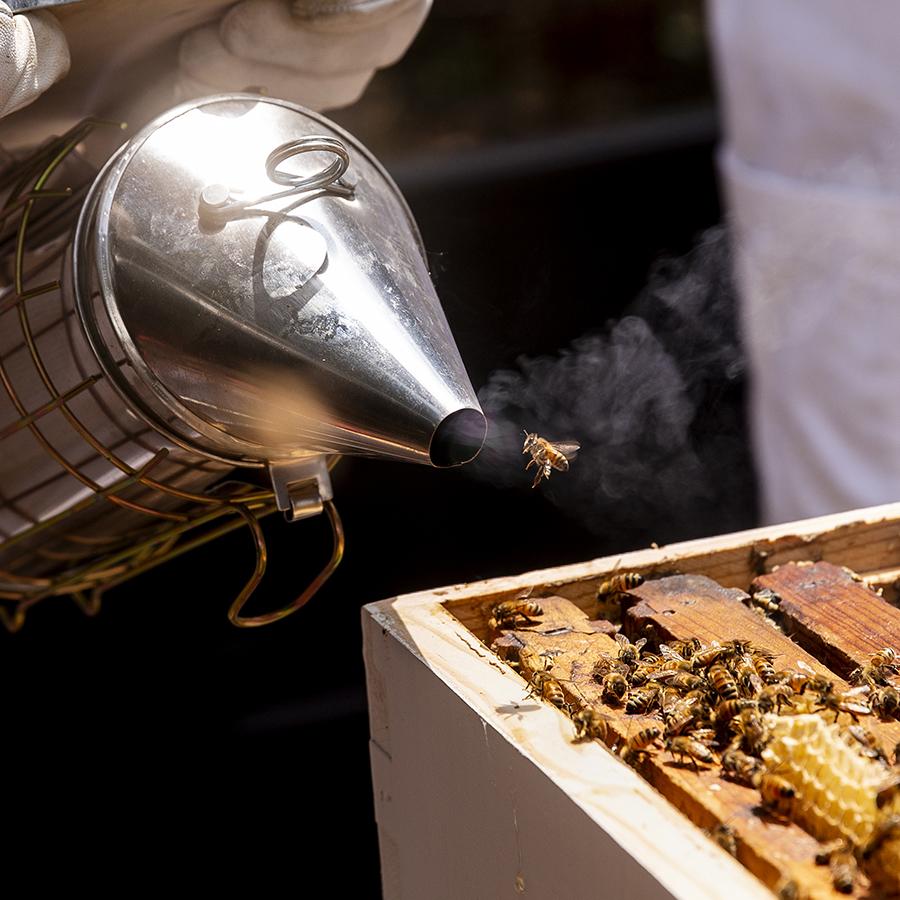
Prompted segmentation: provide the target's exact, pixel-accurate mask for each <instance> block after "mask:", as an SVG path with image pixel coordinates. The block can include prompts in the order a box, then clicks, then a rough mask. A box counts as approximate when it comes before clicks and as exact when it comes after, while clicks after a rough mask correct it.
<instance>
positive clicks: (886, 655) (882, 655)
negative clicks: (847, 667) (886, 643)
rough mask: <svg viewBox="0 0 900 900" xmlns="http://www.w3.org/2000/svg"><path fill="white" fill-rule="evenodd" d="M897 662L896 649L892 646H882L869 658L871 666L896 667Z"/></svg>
mask: <svg viewBox="0 0 900 900" xmlns="http://www.w3.org/2000/svg"><path fill="white" fill-rule="evenodd" d="M897 662H898V656H897V651H896V650H894V649H893V648H892V647H882V648H881V650H879V651H878V652H877V653H873V654H872V658H871V659H870V660H869V665H871V666H888V667H892V668H896V666H897Z"/></svg>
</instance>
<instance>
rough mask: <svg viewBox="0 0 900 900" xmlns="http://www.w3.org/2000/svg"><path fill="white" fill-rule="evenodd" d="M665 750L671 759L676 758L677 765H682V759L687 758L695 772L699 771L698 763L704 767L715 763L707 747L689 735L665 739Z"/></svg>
mask: <svg viewBox="0 0 900 900" xmlns="http://www.w3.org/2000/svg"><path fill="white" fill-rule="evenodd" d="M665 748H666V750H668V751H669V753H671V754H672V756H673V757H674V756H677V757H678V762H679V765H683V764H684V758H685V757H687V758H688V759H689V760H690V761H691V765H692V766H693V767H694V771H697V772H699V771H700V770H699V769H698V768H697V762H698V761H699V762H702V763H704V764H705V765H708V764H709V763H712V762H715V757H714V756H713V755H712V751H711V750H710V749H709V747H707V746H706V744H704V743H703V742H702V741H698V740H697V739H696V738H695V737H691V736H689V735H678V736H677V737H671V738H667V740H666V742H665Z"/></svg>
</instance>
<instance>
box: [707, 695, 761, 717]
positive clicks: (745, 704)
mask: <svg viewBox="0 0 900 900" xmlns="http://www.w3.org/2000/svg"><path fill="white" fill-rule="evenodd" d="M756 706H757V701H756V700H751V699H750V698H749V697H738V698H737V700H721V701H720V702H719V703H718V704H717V706H716V708H715V721H716V723H725V722H730V721H731V720H732V719H733V718H734V717H735V716H736V715H738V714H739V713H741V712H743V711H744V710H745V709H755V708H756Z"/></svg>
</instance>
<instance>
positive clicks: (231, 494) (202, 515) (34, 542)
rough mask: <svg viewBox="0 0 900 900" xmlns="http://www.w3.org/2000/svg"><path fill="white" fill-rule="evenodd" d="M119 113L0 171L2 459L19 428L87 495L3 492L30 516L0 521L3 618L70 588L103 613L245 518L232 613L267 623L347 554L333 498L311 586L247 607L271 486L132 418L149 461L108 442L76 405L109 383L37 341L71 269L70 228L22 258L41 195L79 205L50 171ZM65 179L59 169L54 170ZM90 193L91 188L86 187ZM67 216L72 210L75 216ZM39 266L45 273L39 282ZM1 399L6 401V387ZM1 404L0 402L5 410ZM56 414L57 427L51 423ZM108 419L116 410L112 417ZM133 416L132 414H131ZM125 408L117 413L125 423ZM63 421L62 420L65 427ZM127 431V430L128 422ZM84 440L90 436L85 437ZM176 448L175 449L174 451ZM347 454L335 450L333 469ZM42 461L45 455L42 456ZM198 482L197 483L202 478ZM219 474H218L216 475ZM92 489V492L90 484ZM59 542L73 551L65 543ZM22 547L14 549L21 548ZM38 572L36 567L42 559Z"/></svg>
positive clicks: (46, 200) (16, 622)
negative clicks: (50, 355) (7, 407)
mask: <svg viewBox="0 0 900 900" xmlns="http://www.w3.org/2000/svg"><path fill="white" fill-rule="evenodd" d="M116 124H117V123H108V122H101V121H100V120H94V119H89V120H85V121H84V122H81V123H79V124H78V125H76V126H75V127H74V128H73V129H71V130H70V131H69V132H67V133H66V134H64V135H63V136H62V137H59V138H55V139H52V140H50V141H48V142H47V143H46V144H44V145H43V146H42V147H40V148H39V149H38V150H37V151H36V152H35V153H33V154H32V155H30V156H29V157H28V158H27V159H24V160H20V161H15V162H12V163H11V164H10V165H8V166H7V167H6V169H5V170H4V171H2V172H0V191H4V192H6V201H5V204H4V205H3V207H2V209H0V228H2V232H0V248H2V247H3V246H4V241H3V238H4V236H8V241H9V247H10V248H11V254H10V255H9V257H8V258H10V267H9V268H10V271H9V272H8V273H7V276H8V280H9V285H8V287H7V288H6V289H4V290H3V291H2V292H0V338H2V339H3V341H2V342H0V383H2V386H3V389H4V391H5V394H6V395H7V397H8V399H9V401H10V402H11V404H12V410H13V412H12V415H11V418H10V419H9V420H7V417H2V416H0V461H2V458H3V456H4V454H5V453H6V448H7V447H9V446H10V442H11V441H13V440H14V439H17V440H18V439H21V437H22V436H23V434H27V435H29V436H30V438H31V443H32V444H33V447H34V451H33V452H35V453H40V454H44V455H45V456H47V457H50V459H51V460H52V462H53V464H54V466H55V468H56V474H55V476H54V477H55V478H56V479H60V478H66V479H74V480H75V482H77V486H78V488H79V490H80V491H81V492H82V493H84V494H85V495H84V496H83V498H82V499H80V500H78V502H76V503H74V504H73V505H70V506H68V507H67V508H65V509H62V510H61V511H59V512H56V513H55V514H53V515H50V516H46V517H38V516H35V515H34V514H33V513H29V512H28V511H27V510H26V509H25V508H24V506H23V504H22V503H20V502H17V501H18V500H19V498H18V497H17V496H4V494H3V492H2V490H0V511H3V509H4V507H5V508H6V509H7V510H12V511H14V513H15V515H16V516H18V517H19V518H20V519H22V520H23V522H24V525H23V527H22V528H20V529H16V530H15V532H13V533H11V532H10V531H7V530H5V529H3V528H0V548H2V550H3V562H2V567H0V622H2V623H3V625H5V627H6V628H7V629H8V630H10V631H17V630H18V629H20V628H21V627H22V625H23V624H24V621H25V616H26V613H27V611H28V610H29V609H30V608H31V607H32V606H34V605H35V604H36V603H39V602H40V601H42V600H46V599H48V598H50V597H70V598H71V599H72V600H73V601H74V602H75V603H76V604H78V606H79V607H80V608H81V609H82V610H83V611H84V612H85V613H87V614H88V615H94V614H96V613H97V612H98V611H99V609H100V604H101V599H102V597H103V595H104V593H105V592H106V591H108V590H109V589H110V588H113V587H115V586H117V585H120V584H122V583H123V582H125V581H127V580H128V579H130V578H133V577H135V576H136V575H139V574H141V573H143V572H146V571H148V570H149V569H152V568H154V567H156V566H158V565H161V564H162V563H164V562H166V561H168V560H171V559H173V558H175V557H177V556H181V555H182V554H184V553H187V552H189V551H190V550H193V549H194V548H196V547H199V546H201V545H203V544H206V543H208V542H209V541H212V540H215V539H216V538H217V537H220V536H221V535H224V534H226V533H228V532H230V531H233V530H235V529H237V528H242V527H246V528H247V530H248V532H249V534H250V536H251V538H252V541H253V547H254V550H255V554H256V559H255V565H254V568H253V572H252V574H251V575H250V577H249V578H248V579H247V581H246V583H245V584H244V585H243V587H242V588H241V590H240V592H239V593H238V595H237V596H236V597H235V598H234V601H233V602H232V604H231V607H230V609H229V611H228V617H229V619H230V621H231V622H232V623H233V624H235V625H238V626H241V627H253V626H259V625H265V624H268V623H271V622H275V621H277V620H279V619H282V618H284V617H285V616H287V615H289V614H290V613H292V612H294V611H296V610H297V609H299V608H301V607H302V606H303V605H305V604H306V603H307V602H308V601H309V599H310V598H311V597H312V596H313V595H314V594H315V593H316V592H317V591H318V590H319V588H320V587H321V586H322V585H323V584H324V583H325V581H326V580H327V579H328V578H329V576H330V575H331V574H332V572H333V571H334V570H335V568H336V567H337V566H338V564H339V563H340V560H341V557H342V555H343V550H344V534H343V528H342V526H341V520H340V517H339V515H338V512H337V510H336V508H335V506H334V503H333V502H332V501H326V502H325V504H324V511H325V513H326V517H327V520H328V522H329V525H330V527H331V531H332V538H333V548H332V553H331V557H330V559H329V560H328V562H327V563H326V565H325V566H324V568H323V569H322V570H321V571H320V572H319V574H318V575H317V576H316V577H315V578H314V579H313V580H312V582H311V583H310V584H309V585H308V586H307V587H306V589H305V590H304V591H303V592H302V593H301V594H300V595H299V596H298V597H296V598H295V599H294V600H292V601H291V602H289V603H288V604H287V605H286V606H284V607H282V608H280V609H277V610H275V611H273V612H269V613H265V614H261V615H256V616H244V615H242V610H243V607H244V605H245V604H246V602H247V601H248V599H249V598H250V596H251V595H252V594H253V592H254V590H255V589H256V587H257V586H258V585H259V583H260V581H261V580H262V577H263V574H264V572H265V570H266V560H267V553H266V543H265V538H264V535H263V532H262V529H261V527H260V519H262V518H263V517H264V516H267V515H269V514H270V513H272V512H274V511H275V510H276V503H275V497H274V494H273V493H272V491H270V490H266V489H261V488H259V487H255V486H253V485H249V484H243V483H240V482H235V481H233V480H232V481H229V482H227V483H226V484H224V485H223V484H221V477H222V476H223V475H224V474H225V472H226V471H227V470H225V469H223V468H221V467H218V468H217V467H216V465H214V464H206V463H205V462H204V460H202V459H198V458H196V457H194V458H192V459H191V458H186V457H184V455H183V454H182V456H180V457H178V456H177V450H176V448H171V447H169V446H165V445H161V443H162V442H161V441H160V440H159V436H158V435H155V434H151V433H150V429H149V428H148V427H147V426H145V425H143V424H140V425H136V426H135V428H132V429H130V430H129V431H128V432H127V433H123V434H122V435H121V441H120V442H119V443H120V444H122V445H123V446H124V445H125V444H126V443H127V444H129V445H130V446H132V447H133V446H135V445H139V446H140V447H142V448H143V449H144V450H145V456H146V457H147V459H146V461H145V462H143V463H142V464H140V465H137V466H136V465H134V464H133V462H129V461H128V460H127V459H125V458H124V454H123V453H121V452H119V451H118V444H117V443H116V442H112V441H104V440H101V438H100V437H99V436H98V434H97V433H96V432H95V430H94V429H92V428H91V427H90V426H89V425H87V424H85V422H84V416H83V415H82V414H80V413H79V412H78V410H77V409H76V402H77V401H78V400H79V398H81V399H83V398H85V397H90V398H92V400H93V401H94V402H95V404H96V405H97V407H98V408H101V409H107V407H108V405H109V397H110V396H111V394H110V393H109V391H108V387H109V386H108V385H105V384H104V382H105V376H104V375H103V373H102V371H101V369H100V367H99V366H97V367H96V369H95V370H94V371H89V370H88V369H86V368H85V367H84V366H81V367H80V368H81V373H80V374H81V376H83V377H81V379H80V380H79V381H78V382H77V383H74V384H72V385H68V384H66V385H59V384H58V378H55V377H54V376H53V375H52V373H51V368H52V367H51V366H50V365H48V360H47V359H46V358H44V357H42V353H41V351H40V349H39V337H40V334H41V329H36V328H35V327H34V323H33V321H32V318H33V316H32V314H31V312H30V307H31V306H32V305H33V304H34V303H42V302H44V303H46V302H50V301H52V299H53V298H54V297H56V298H61V296H62V294H63V292H64V291H65V278H64V269H65V265H66V258H67V254H68V252H69V250H70V246H71V236H70V231H69V232H67V233H66V234H65V236H64V238H63V240H62V241H60V242H59V246H57V247H55V248H54V249H53V251H52V252H50V253H49V254H46V258H45V259H44V260H43V261H42V262H41V263H40V265H36V266H34V267H32V268H31V269H28V268H27V266H26V258H27V255H28V250H29V234H30V226H32V225H33V222H34V220H35V219H36V218H37V216H38V211H39V210H40V207H39V205H44V207H45V208H46V205H48V204H57V205H60V206H62V205H68V206H70V207H77V205H78V204H79V201H80V197H79V191H78V190H77V189H73V188H71V187H69V186H63V187H58V186H56V184H55V183H54V177H53V176H54V175H55V174H56V175H57V176H58V173H59V172H60V171H61V166H62V165H63V163H64V162H65V161H66V160H67V158H69V157H70V155H71V154H73V151H75V150H76V148H77V147H78V145H79V144H80V143H81V142H82V141H84V140H85V138H86V137H87V136H88V134H89V133H90V132H91V131H92V130H93V129H94V128H95V127H97V126H100V125H104V126H107V127H109V126H113V125H116ZM57 180H58V178H57ZM81 193H83V189H82V191H81ZM70 221H71V217H70ZM53 267H55V272H56V274H57V276H58V277H56V278H50V279H49V280H45V277H46V275H45V274H41V273H46V271H47V269H48V268H51V269H52V268H53ZM36 274H39V275H41V278H39V279H37V280H38V281H39V283H37V284H34V282H35V280H36V279H35V278H34V276H35V275H36ZM59 306H60V309H61V312H60V314H59V316H60V317H59V319H58V321H57V322H56V323H55V324H56V325H59V324H60V323H61V322H62V321H63V320H65V319H67V320H68V321H67V322H66V323H65V324H66V331H65V333H66V335H67V336H68V340H69V342H70V348H69V349H70V350H71V356H72V357H73V358H75V357H77V356H78V353H76V348H75V347H74V346H71V342H72V341H73V340H74V338H73V335H75V334H76V333H77V330H76V329H75V328H74V327H73V324H72V322H71V319H72V318H73V316H72V311H71V309H67V308H66V304H65V303H64V302H62V301H61V300H60V302H59ZM16 326H18V331H19V332H20V334H19V335H18V336H17V337H16V336H14V337H13V344H10V343H9V338H10V335H11V332H10V329H13V330H15V329H16ZM3 346H7V347H10V346H11V347H12V348H13V349H15V350H16V351H20V352H22V353H23V359H24V360H26V361H27V366H28V368H29V372H28V377H29V378H30V379H31V380H35V379H37V382H39V384H40V385H41V386H42V395H41V397H42V401H43V402H41V403H39V404H37V405H34V404H29V399H30V398H26V397H23V396H22V392H21V390H20V389H18V388H17V386H16V383H15V379H14V378H13V377H12V375H11V372H10V370H9V366H8V364H7V361H8V360H9V359H10V355H11V354H10V353H9V352H5V353H4V352H2V350H3ZM0 400H5V398H4V396H3V394H2V393H0ZM2 409H3V404H0V412H2ZM51 418H52V419H53V420H54V422H55V427H54V428H52V429H51V428H48V427H45V425H46V424H47V423H48V422H49V421H50V419H51ZM111 418H112V416H111ZM132 418H134V417H132ZM120 420H121V415H119V416H118V417H117V421H118V422H119V423H120ZM135 421H136V420H135ZM61 423H64V425H62V424H61ZM60 427H65V428H66V429H69V431H70V433H73V434H74V435H77V437H78V439H79V443H80V445H86V446H87V447H88V448H90V450H89V454H87V455H85V454H82V455H81V458H80V459H77V460H73V459H72V458H71V457H72V454H71V452H70V453H68V454H67V453H66V449H65V448H64V447H63V446H62V444H64V443H65V441H62V442H61V441H60V440H58V439H55V436H56V435H58V434H59V433H60V431H59V429H60ZM119 429H120V430H122V426H121V424H119ZM82 442H83V444H82ZM173 450H176V455H174V456H173V453H172V451H173ZM338 459H339V457H337V456H334V457H331V458H330V461H329V468H331V467H333V466H334V465H335V464H336V463H337V461H338ZM44 462H46V460H44ZM98 462H99V463H103V464H104V465H106V466H107V467H110V468H111V469H113V470H114V472H115V475H116V477H115V478H113V479H103V481H105V482H106V483H101V481H100V480H99V479H98V478H97V477H96V475H92V474H91V469H92V465H93V466H95V464H96V463H98ZM193 475H196V476H199V482H198V483H201V484H202V483H203V482H204V481H205V482H208V483H210V484H211V487H206V488H205V489H202V490H198V489H196V488H195V489H193V490H192V489H190V488H189V487H186V486H185V485H184V483H183V482H184V481H185V480H188V481H189V480H190V478H186V476H193ZM195 481H197V480H196V479H195ZM216 482H219V484H218V485H217V484H216ZM0 489H2V485H0ZM84 489H86V491H85V490H84ZM101 504H112V505H113V506H115V507H118V508H119V509H120V510H126V511H128V513H129V514H131V515H130V518H129V521H133V523H134V524H133V525H132V527H129V528H128V529H127V530H124V531H119V530H113V531H110V532H106V533H102V532H98V531H97V530H96V528H94V529H93V530H90V529H89V530H87V531H86V530H85V529H84V528H83V527H82V520H83V518H84V516H85V514H88V513H89V512H90V511H91V510H92V509H93V510H96V508H97V506H98V505H101ZM51 533H52V534H53V535H54V540H53V549H48V548H46V547H42V546H41V542H42V539H43V538H44V537H45V536H47V535H49V534H51ZM60 545H62V546H63V547H64V548H65V549H64V550H62V551H61V550H60V549H59V546H60ZM16 550H19V551H20V553H19V555H18V556H17V555H16V553H15V551H16ZM36 562H37V563H39V565H38V566H37V568H38V569H39V570H40V571H41V574H39V575H34V574H28V573H29V571H33V570H34V569H35V568H36V565H35V564H36Z"/></svg>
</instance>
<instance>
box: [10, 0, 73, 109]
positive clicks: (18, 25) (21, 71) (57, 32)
mask: <svg viewBox="0 0 900 900" xmlns="http://www.w3.org/2000/svg"><path fill="white" fill-rule="evenodd" d="M0 60H2V62H0V118H2V117H3V116H8V115H9V114H10V113H11V112H15V111H16V110H17V109H21V108H22V107H23V106H28V104H29V103H31V102H32V101H33V100H35V99H37V98H38V97H39V96H40V95H41V94H43V93H44V91H46V90H47V88H48V87H50V86H51V85H52V84H55V83H56V82H57V81H59V80H60V78H62V77H63V76H64V75H65V74H66V73H67V72H68V71H69V48H68V46H67V44H66V39H65V36H64V35H63V33H62V29H61V28H60V27H59V24H58V23H57V21H56V19H54V18H53V16H52V15H51V14H50V13H47V12H31V13H22V14H20V15H13V13H12V11H11V10H10V8H9V6H8V5H7V4H6V3H2V2H0Z"/></svg>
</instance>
